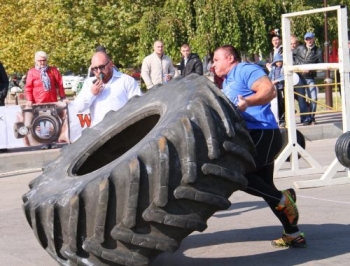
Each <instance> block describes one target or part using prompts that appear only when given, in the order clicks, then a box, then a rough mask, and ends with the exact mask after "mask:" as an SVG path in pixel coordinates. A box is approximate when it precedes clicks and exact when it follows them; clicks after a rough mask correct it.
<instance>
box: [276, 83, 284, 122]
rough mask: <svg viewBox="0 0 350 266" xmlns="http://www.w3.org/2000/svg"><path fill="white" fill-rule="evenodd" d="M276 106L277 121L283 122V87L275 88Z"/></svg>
mask: <svg viewBox="0 0 350 266" xmlns="http://www.w3.org/2000/svg"><path fill="white" fill-rule="evenodd" d="M276 91H277V107H278V119H279V122H280V123H281V122H285V112H286V107H285V102H284V89H283V88H282V89H277V90H276Z"/></svg>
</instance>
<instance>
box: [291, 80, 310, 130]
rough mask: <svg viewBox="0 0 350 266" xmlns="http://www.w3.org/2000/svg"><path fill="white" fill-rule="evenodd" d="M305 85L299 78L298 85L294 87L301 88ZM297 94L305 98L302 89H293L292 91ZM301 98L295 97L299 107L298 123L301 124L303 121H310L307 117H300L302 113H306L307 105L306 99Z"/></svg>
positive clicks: (303, 89)
mask: <svg viewBox="0 0 350 266" xmlns="http://www.w3.org/2000/svg"><path fill="white" fill-rule="evenodd" d="M302 85H305V84H304V83H303V82H302V81H301V78H300V81H299V83H298V84H297V85H296V86H302ZM294 90H295V91H296V92H297V93H298V94H300V95H302V96H304V97H305V95H306V92H305V88H304V87H300V88H295V89H294ZM302 96H299V95H297V96H296V99H297V100H298V105H299V110H300V122H301V123H303V122H304V121H305V120H307V119H310V116H309V115H302V114H303V113H307V111H308V110H307V104H306V99H305V98H304V97H302Z"/></svg>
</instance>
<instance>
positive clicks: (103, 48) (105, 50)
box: [95, 45, 107, 53]
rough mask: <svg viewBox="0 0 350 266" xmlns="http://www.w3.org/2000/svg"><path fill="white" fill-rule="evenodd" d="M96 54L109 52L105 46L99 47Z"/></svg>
mask: <svg viewBox="0 0 350 266" xmlns="http://www.w3.org/2000/svg"><path fill="white" fill-rule="evenodd" d="M95 52H105V53H106V52H107V49H106V47H104V46H103V45H97V46H96V48H95Z"/></svg>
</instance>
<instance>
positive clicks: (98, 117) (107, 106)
mask: <svg viewBox="0 0 350 266" xmlns="http://www.w3.org/2000/svg"><path fill="white" fill-rule="evenodd" d="M91 71H92V72H93V73H94V74H95V77H88V78H87V79H86V80H85V82H84V85H83V87H82V89H81V91H80V93H79V94H78V96H77V97H76V98H75V100H74V102H75V106H76V109H77V112H84V111H86V110H88V109H90V116H91V126H95V125H96V124H98V123H99V122H101V121H102V119H103V118H104V116H105V115H106V114H107V113H108V112H109V111H111V110H113V111H117V110H118V109H120V108H122V107H123V106H124V105H125V104H126V103H127V102H128V101H129V100H130V99H131V98H132V97H134V96H136V95H142V92H141V90H140V87H139V85H138V83H137V81H136V80H135V79H134V78H133V77H131V76H128V75H126V74H123V73H121V72H119V71H117V70H116V69H115V68H114V66H113V63H112V61H111V59H110V58H109V56H108V55H107V53H105V52H103V51H99V52H96V53H95V54H94V55H93V56H92V59H91Z"/></svg>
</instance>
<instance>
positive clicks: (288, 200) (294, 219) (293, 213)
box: [276, 189, 299, 226]
mask: <svg viewBox="0 0 350 266" xmlns="http://www.w3.org/2000/svg"><path fill="white" fill-rule="evenodd" d="M293 192H294V190H293V189H289V190H283V191H282V194H283V195H284V198H285V200H284V203H283V204H278V205H277V207H276V210H278V211H282V212H283V213H284V214H285V215H286V216H287V218H288V220H289V222H290V224H291V225H292V226H296V225H297V223H298V220H299V212H298V208H297V206H296V204H295V201H294V200H293V194H295V192H294V193H293Z"/></svg>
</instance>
